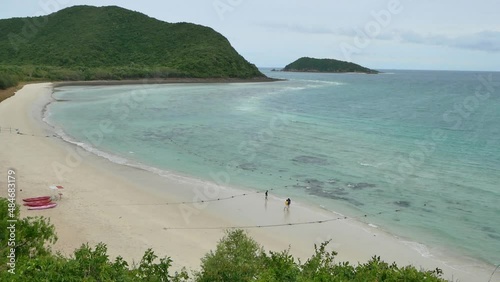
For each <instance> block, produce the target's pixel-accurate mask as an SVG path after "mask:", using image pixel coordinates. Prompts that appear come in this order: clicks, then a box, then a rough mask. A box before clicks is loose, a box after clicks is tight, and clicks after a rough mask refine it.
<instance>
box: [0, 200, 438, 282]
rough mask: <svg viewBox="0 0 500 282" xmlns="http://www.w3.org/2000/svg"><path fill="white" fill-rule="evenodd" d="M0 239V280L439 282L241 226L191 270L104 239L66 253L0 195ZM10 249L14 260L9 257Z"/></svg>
mask: <svg viewBox="0 0 500 282" xmlns="http://www.w3.org/2000/svg"><path fill="white" fill-rule="evenodd" d="M9 205H10V206H9ZM13 207H14V208H13ZM11 222H15V223H11ZM12 224H14V225H15V232H14V234H15V235H14V237H15V246H14V247H11V246H8V244H7V243H6V242H9V238H12V236H13V235H12V232H11V229H9V226H11V225H12ZM0 239H1V240H0V241H1V242H2V245H1V246H0V255H1V257H0V281H14V282H16V281H23V282H24V281H70V282H71V281H75V282H76V281H123V282H128V281H151V282H153V281H154V282H156V281H174V282H181V281H198V282H202V281H228V282H233V281H241V282H245V281H260V282H278V281H287V282H290V281H296V282H310V281H360V282H361V281H408V282H413V281H414V282H420V281H431V282H434V281H445V280H444V279H442V278H441V275H442V272H441V270H440V269H435V270H430V271H429V270H418V269H416V268H415V267H413V266H404V267H399V266H397V265H396V264H395V263H392V264H389V263H386V262H384V261H382V260H381V258H380V257H378V256H374V257H373V258H371V259H370V260H369V261H368V262H366V263H359V264H358V265H352V264H350V263H349V262H339V261H337V260H336V255H337V253H336V252H335V251H328V244H329V242H328V241H327V242H324V243H322V244H320V245H319V246H315V249H314V254H313V255H312V256H311V257H310V258H309V259H307V260H306V261H305V262H302V261H301V260H300V259H296V258H295V257H293V256H292V255H291V254H290V253H289V250H284V251H281V252H273V251H269V252H266V251H265V250H264V248H263V247H262V246H260V245H259V244H258V243H257V242H256V241H255V240H254V239H252V238H251V237H250V236H249V235H248V234H247V233H246V232H245V231H243V230H229V231H226V233H225V235H224V237H223V238H222V239H221V240H220V241H219V242H218V243H217V245H216V247H215V250H213V251H210V252H209V253H207V254H206V255H205V256H204V257H203V258H201V265H200V269H199V270H195V271H191V272H189V271H188V270H187V269H186V268H182V269H181V270H180V271H175V272H174V271H172V270H171V268H172V262H173V259H172V258H170V257H162V258H159V257H158V256H157V255H156V254H155V253H154V251H153V250H152V249H148V250H146V251H145V253H144V255H143V257H142V258H141V260H140V261H139V262H138V263H131V264H129V263H128V262H127V261H125V260H124V259H123V258H122V257H121V256H118V257H116V258H115V259H114V260H113V259H110V257H109V255H108V250H107V247H106V245H105V244H104V243H99V244H97V245H96V246H95V247H91V246H89V245H88V244H82V245H81V246H80V248H78V249H76V250H75V251H74V252H73V254H72V255H71V256H69V257H68V256H64V255H62V254H61V253H54V252H53V251H52V249H51V246H52V245H53V244H54V243H55V242H56V240H57V236H56V232H55V228H54V226H53V225H52V224H51V223H50V220H49V219H47V218H44V217H25V218H20V216H19V206H17V205H14V204H13V203H12V202H11V201H9V200H7V199H5V198H0ZM12 248H14V249H15V250H14V251H15V260H13V261H10V259H9V254H10V251H11V249H12ZM9 262H11V264H9Z"/></svg>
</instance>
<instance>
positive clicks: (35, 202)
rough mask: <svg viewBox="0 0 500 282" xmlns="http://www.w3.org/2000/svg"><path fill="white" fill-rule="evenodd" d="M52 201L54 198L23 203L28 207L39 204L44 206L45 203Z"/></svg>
mask: <svg viewBox="0 0 500 282" xmlns="http://www.w3.org/2000/svg"><path fill="white" fill-rule="evenodd" d="M50 202H52V200H51V199H48V200H43V201H33V202H26V203H24V204H23V205H25V206H28V207H37V206H43V205H46V204H49V203H50Z"/></svg>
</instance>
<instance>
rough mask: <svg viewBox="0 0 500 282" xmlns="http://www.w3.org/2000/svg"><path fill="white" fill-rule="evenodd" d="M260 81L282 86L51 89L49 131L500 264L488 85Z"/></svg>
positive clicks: (464, 80) (348, 77)
mask: <svg viewBox="0 0 500 282" xmlns="http://www.w3.org/2000/svg"><path fill="white" fill-rule="evenodd" d="M265 72H266V74H268V75H269V76H273V77H279V78H286V79H288V80H287V81H280V82H273V83H251V84H187V85H179V84H173V85H136V86H95V87H62V88H59V89H58V90H57V91H56V93H55V94H54V96H55V98H57V99H60V100H64V101H60V102H54V103H53V104H51V105H50V107H49V112H50V114H49V120H50V122H51V123H53V124H55V125H57V126H59V127H61V128H63V129H64V132H65V134H67V135H68V136H70V137H71V138H73V139H74V140H78V141H80V142H84V143H85V144H86V145H91V146H92V147H94V148H97V149H99V150H100V151H102V152H106V153H108V154H113V155H117V156H121V157H123V158H125V159H127V160H128V162H140V163H142V164H145V165H148V166H152V167H156V168H160V169H164V170H168V171H176V172H179V173H183V174H188V175H193V176H195V177H197V178H202V179H207V180H211V181H215V182H219V183H221V184H224V185H232V186H240V187H246V188H253V189H257V190H266V189H270V188H274V189H276V190H273V191H272V193H275V194H279V195H282V196H285V195H286V196H290V197H294V198H295V199H301V200H302V201H306V202H310V203H313V204H315V205H323V206H324V207H326V208H328V209H331V210H336V211H340V212H343V213H347V214H349V215H352V216H359V215H364V214H369V215H370V216H369V217H367V218H366V219H364V220H365V221H367V222H370V223H374V224H377V225H379V226H382V227H383V228H384V229H386V230H388V231H391V232H393V233H394V234H397V235H400V236H404V237H408V238H411V239H413V240H416V241H419V242H422V243H425V244H427V245H430V246H442V247H445V248H449V249H450V248H451V249H453V250H454V251H456V252H458V253H463V254H467V255H470V256H473V257H476V258H479V259H482V260H484V261H486V262H489V263H492V264H498V263H500V224H499V223H500V187H499V184H498V183H499V181H500V149H499V148H500V126H499V124H500V95H499V88H500V85H499V84H498V83H497V80H498V77H499V75H500V74H499V73H492V74H490V73H475V72H438V71H393V72H390V71H388V72H387V73H385V74H380V75H356V74H307V73H281V72H270V71H267V70H265ZM397 209H401V210H402V211H401V212H395V210H397ZM378 213H381V214H378Z"/></svg>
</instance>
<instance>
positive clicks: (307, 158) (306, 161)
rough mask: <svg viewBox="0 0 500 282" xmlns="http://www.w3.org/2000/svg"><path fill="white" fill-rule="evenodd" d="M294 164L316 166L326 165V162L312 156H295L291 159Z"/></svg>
mask: <svg viewBox="0 0 500 282" xmlns="http://www.w3.org/2000/svg"><path fill="white" fill-rule="evenodd" d="M292 161H294V162H298V163H303V164H317V165H327V164H328V160H327V159H324V158H319V157H313V156H297V157H295V158H293V159H292Z"/></svg>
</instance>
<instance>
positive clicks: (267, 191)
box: [266, 190, 268, 200]
mask: <svg viewBox="0 0 500 282" xmlns="http://www.w3.org/2000/svg"><path fill="white" fill-rule="evenodd" d="M267 192H268V190H266V200H267Z"/></svg>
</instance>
